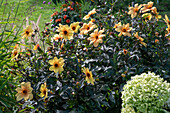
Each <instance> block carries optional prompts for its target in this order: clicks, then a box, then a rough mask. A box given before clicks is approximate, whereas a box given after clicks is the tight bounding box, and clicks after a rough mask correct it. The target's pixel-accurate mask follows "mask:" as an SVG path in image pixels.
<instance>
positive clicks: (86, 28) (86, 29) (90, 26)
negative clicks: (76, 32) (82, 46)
mask: <svg viewBox="0 0 170 113" xmlns="http://www.w3.org/2000/svg"><path fill="white" fill-rule="evenodd" d="M94 28H96V25H95V24H94V23H93V22H89V23H88V24H87V23H84V24H83V26H82V27H81V28H80V34H87V33H88V32H89V31H91V30H93V29H94Z"/></svg>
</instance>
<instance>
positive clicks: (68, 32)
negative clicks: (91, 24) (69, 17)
mask: <svg viewBox="0 0 170 113" xmlns="http://www.w3.org/2000/svg"><path fill="white" fill-rule="evenodd" d="M57 28H58V29H57V31H58V32H60V33H59V36H61V37H63V38H64V40H71V39H73V33H74V31H73V30H72V29H71V28H70V27H69V26H68V25H61V24H59V27H57Z"/></svg>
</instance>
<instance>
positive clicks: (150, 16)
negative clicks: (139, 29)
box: [142, 13, 152, 22]
mask: <svg viewBox="0 0 170 113" xmlns="http://www.w3.org/2000/svg"><path fill="white" fill-rule="evenodd" d="M142 17H143V18H144V19H145V21H146V22H147V21H148V20H151V18H152V15H151V13H145V14H143V15H142Z"/></svg>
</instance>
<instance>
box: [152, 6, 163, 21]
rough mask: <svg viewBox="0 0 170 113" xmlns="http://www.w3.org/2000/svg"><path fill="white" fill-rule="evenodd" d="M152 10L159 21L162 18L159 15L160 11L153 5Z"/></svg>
mask: <svg viewBox="0 0 170 113" xmlns="http://www.w3.org/2000/svg"><path fill="white" fill-rule="evenodd" d="M151 10H152V13H153V14H154V16H155V18H156V19H157V21H158V20H159V19H160V18H161V15H159V13H158V12H157V9H156V7H153V8H152V9H151Z"/></svg>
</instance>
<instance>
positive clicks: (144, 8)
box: [141, 1, 153, 13]
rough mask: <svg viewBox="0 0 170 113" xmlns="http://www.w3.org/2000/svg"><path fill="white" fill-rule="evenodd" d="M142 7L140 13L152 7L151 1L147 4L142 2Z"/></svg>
mask: <svg viewBox="0 0 170 113" xmlns="http://www.w3.org/2000/svg"><path fill="white" fill-rule="evenodd" d="M143 6H144V7H143V8H141V11H142V13H145V12H147V11H150V10H151V8H152V6H153V2H151V1H150V2H148V4H143Z"/></svg>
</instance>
